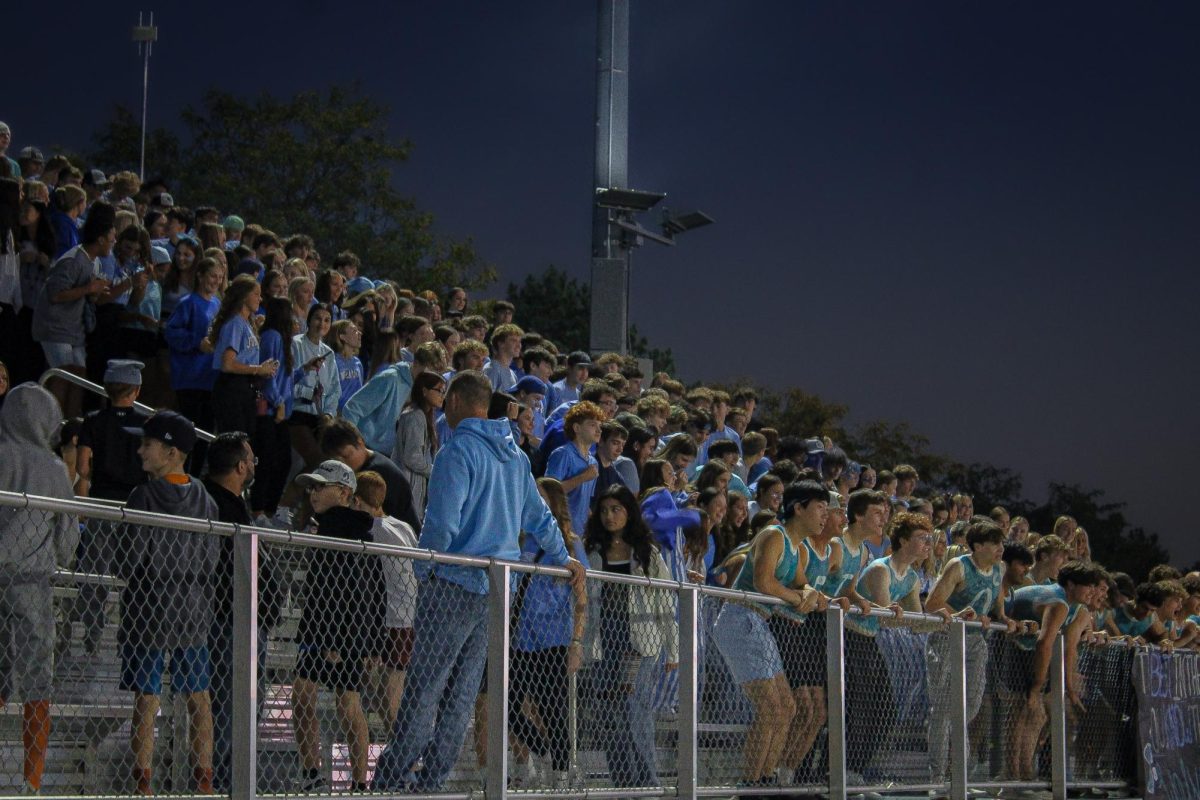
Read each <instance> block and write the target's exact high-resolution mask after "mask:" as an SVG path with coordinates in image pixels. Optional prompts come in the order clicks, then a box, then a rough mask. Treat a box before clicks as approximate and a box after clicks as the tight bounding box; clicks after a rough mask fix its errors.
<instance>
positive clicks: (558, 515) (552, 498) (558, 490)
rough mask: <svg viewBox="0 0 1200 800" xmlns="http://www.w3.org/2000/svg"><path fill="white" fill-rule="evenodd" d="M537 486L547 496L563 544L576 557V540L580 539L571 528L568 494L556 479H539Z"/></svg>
mask: <svg viewBox="0 0 1200 800" xmlns="http://www.w3.org/2000/svg"><path fill="white" fill-rule="evenodd" d="M537 485H538V488H539V489H541V490H542V494H544V495H545V496H546V505H548V506H549V507H550V513H551V514H553V515H554V520H555V521H556V522H557V523H558V529H559V530H560V531H562V536H563V544H565V545H566V546H567V552H568V553H570V554H571V555H574V553H575V540H576V539H577V538H578V537H577V536H576V535H575V531H574V529H572V528H571V510H570V508H569V507H568V506H567V493H566V492H565V491H563V486H562V484H561V483H559V482H558V481H557V480H556V479H554V478H538V479H537Z"/></svg>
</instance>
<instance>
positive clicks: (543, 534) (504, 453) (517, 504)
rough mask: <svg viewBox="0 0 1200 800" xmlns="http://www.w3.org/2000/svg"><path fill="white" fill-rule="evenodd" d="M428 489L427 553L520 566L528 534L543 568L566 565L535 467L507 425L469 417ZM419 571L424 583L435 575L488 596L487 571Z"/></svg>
mask: <svg viewBox="0 0 1200 800" xmlns="http://www.w3.org/2000/svg"><path fill="white" fill-rule="evenodd" d="M429 486H430V492H429V502H428V505H427V506H426V508H425V523H424V525H423V527H422V528H421V539H420V545H421V547H424V548H428V549H430V550H437V551H439V552H443V553H457V554H460V555H470V556H480V557H483V558H493V557H494V558H502V559H507V560H510V561H516V560H517V559H518V558H519V557H520V555H521V548H520V545H519V541H520V539H519V537H520V534H521V531H525V532H526V533H527V534H529V535H530V536H532V537H533V538H534V539H535V540H536V541H537V543H538V545H539V546H540V547H541V548H542V549H543V550H545V551H546V554H545V556H543V557H542V562H541V563H543V564H548V565H552V566H562V565H563V564H566V563H567V548H566V547H565V546H563V541H562V533H561V532H560V531H559V529H558V523H557V522H555V521H554V516H553V515H552V514H551V513H550V509H549V508H548V507H547V506H546V502H545V501H544V500H542V496H541V495H540V494H538V490H537V484H536V483H535V482H534V480H533V474H532V473H531V472H530V471H529V459H528V458H526V457H525V454H524V453H522V452H521V451H520V449H519V448H518V447H517V444H516V442H514V441H513V438H512V432H511V429H510V428H509V424H508V420H505V419H498V420H484V419H477V418H474V417H470V418H467V419H464V420H463V421H462V422H460V423H458V425H457V426H456V427H455V429H454V438H453V439H451V440H450V442H449V443H448V444H447V445H446V446H444V447H443V448H442V449H441V450H439V451H438V454H437V457H436V458H434V460H433V472H432V474H431V475H430V476H429ZM413 568H414V570H415V571H416V572H417V574H418V575H419V576H420V577H421V578H422V579H428V576H429V572H430V570H431V569H432V571H433V573H434V574H435V575H437V576H438V577H439V578H443V579H445V580H448V581H452V582H454V583H457V584H460V585H461V586H463V587H465V588H466V589H467V590H468V591H471V592H475V593H477V594H486V593H487V591H488V576H487V571H486V570H484V569H483V568H480V567H462V566H456V565H453V564H433V563H431V562H417V563H416V564H414V565H413Z"/></svg>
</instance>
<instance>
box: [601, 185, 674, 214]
mask: <svg viewBox="0 0 1200 800" xmlns="http://www.w3.org/2000/svg"><path fill="white" fill-rule="evenodd" d="M666 196H667V194H666V192H643V191H639V190H638V189H616V188H612V189H604V188H598V189H596V205H597V206H599V207H600V208H615V209H617V210H619V211H648V210H650V209H652V208H654V207H655V206H656V205H658V204H659V202H660V201H661V200H662V199H663V198H664V197H666Z"/></svg>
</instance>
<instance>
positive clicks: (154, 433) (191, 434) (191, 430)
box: [124, 411, 196, 453]
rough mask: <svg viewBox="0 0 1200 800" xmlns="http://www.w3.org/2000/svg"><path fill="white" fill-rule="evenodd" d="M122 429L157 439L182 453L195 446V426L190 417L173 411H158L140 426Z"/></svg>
mask: <svg viewBox="0 0 1200 800" xmlns="http://www.w3.org/2000/svg"><path fill="white" fill-rule="evenodd" d="M124 430H125V432H126V433H129V434H133V435H134V436H140V437H142V438H143V439H158V440H159V441H160V442H162V443H163V444H166V445H170V446H171V447H174V448H175V449H176V450H180V451H182V452H184V453H190V452H192V448H193V447H195V446H196V426H195V425H193V424H192V421H191V420H190V419H188V418H187V417H185V416H183V415H182V414H177V413H176V412H174V411H159V412H158V413H157V414H155V415H154V416H152V417H151V418H150V419H148V420H146V421H145V422H144V423H142V427H140V428H125V429H124Z"/></svg>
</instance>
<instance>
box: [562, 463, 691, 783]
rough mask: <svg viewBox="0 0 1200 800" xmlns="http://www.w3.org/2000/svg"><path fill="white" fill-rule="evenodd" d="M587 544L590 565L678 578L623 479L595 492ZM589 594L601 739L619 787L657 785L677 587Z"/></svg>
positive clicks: (613, 586) (594, 587)
mask: <svg viewBox="0 0 1200 800" xmlns="http://www.w3.org/2000/svg"><path fill="white" fill-rule="evenodd" d="M584 547H585V548H586V550H587V553H588V567H589V568H590V569H593V570H603V571H604V572H613V573H618V574H621V575H634V576H640V577H645V578H655V579H658V580H666V581H669V580H672V579H673V578H672V575H671V571H670V570H669V569H668V568H667V565H666V562H664V561H663V559H662V556H661V555H660V554H659V549H658V547H657V546H656V545H655V543H654V537H653V534H651V533H650V529H649V528H648V527H647V526H646V523H645V521H644V520H643V519H642V514H641V509H640V508H639V507H638V503H637V499H636V498H635V497H634V496H633V492H631V491H629V489H627V488H626V487H624V486H622V485H620V484H618V485H616V486H610V487H609V488H608V489H607V490H606V491H605V492H604V493H603V494H602V495H600V497H599V498H598V499H597V502H596V511H595V513H594V514H592V516H591V517H590V518H589V519H588V524H587V531H586V533H585V534H584ZM589 595H590V596H589V598H588V605H589V606H590V607H591V608H592V609H593V616H592V619H593V624H592V625H590V626H589V627H588V634H587V641H586V642H585V643H584V652H585V653H587V654H588V656H589V658H592V659H595V660H598V662H599V663H598V664H597V665H596V669H595V671H594V672H593V675H592V682H593V687H594V690H595V691H596V692H598V693H599V696H600V698H601V699H602V702H606V703H607V704H608V705H609V706H610V712H611V717H610V718H609V720H608V723H609V727H608V730H607V736H606V737H605V739H606V741H605V746H604V751H605V756H606V758H607V759H608V771H609V774H610V776H611V778H612V782H613V785H614V786H620V787H633V786H638V787H649V786H658V785H659V779H658V766H657V763H656V758H655V743H654V703H653V694H654V691H655V688H656V687H657V686H658V676H659V674H661V673H660V671H659V670H658V666H659V664H660V663H661V664H663V666H664V669H665V670H666V671H667V672H673V671H674V670H675V669H676V668H677V667H678V666H679V625H678V622H677V619H676V608H677V603H676V600H675V594H674V592H672V591H671V590H669V589H663V588H659V587H653V588H651V587H646V586H629V585H626V584H617V583H601V582H600V581H594V582H592V583H591V584H590V586H589ZM660 656H661V657H662V658H663V660H662V661H660Z"/></svg>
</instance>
